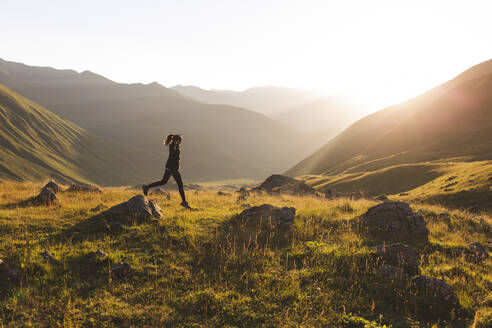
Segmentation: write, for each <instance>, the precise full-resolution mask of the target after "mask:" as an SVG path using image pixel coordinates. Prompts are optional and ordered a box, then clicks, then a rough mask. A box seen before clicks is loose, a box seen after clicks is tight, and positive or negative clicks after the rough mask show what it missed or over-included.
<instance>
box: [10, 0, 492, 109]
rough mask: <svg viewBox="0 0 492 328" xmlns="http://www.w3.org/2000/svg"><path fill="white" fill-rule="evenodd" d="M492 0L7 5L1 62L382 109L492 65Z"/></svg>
mask: <svg viewBox="0 0 492 328" xmlns="http://www.w3.org/2000/svg"><path fill="white" fill-rule="evenodd" d="M491 13H492V1H490V0H483V1H473V0H466V1H465V0H462V1H452V0H443V1H434V0H426V1H416V0H408V1H398V0H390V1H378V0H371V1H366V0H363V1H349V0H343V1H329V0H320V1H315V0H302V1H289V0H279V1H270V0H237V1H236V0H223V1H218V0H202V1H199V0H175V1H164V0H162V1H152V0H145V1H144V0H141V1H122V0H114V1H113V0H98V1H92V0H84V1H70V0H63V1H59V0H45V1H39V0H32V1H23V0H0V31H1V32H0V37H1V39H0V58H4V59H7V60H13V61H19V62H24V63H26V64H30V65H40V66H52V67H55V68H73V69H75V70H77V71H83V70H90V71H93V72H96V73H99V74H102V75H104V76H106V77H108V78H110V79H112V80H115V81H118V82H144V83H148V82H153V81H157V82H159V83H161V84H163V85H165V86H173V85H175V84H183V85H189V84H192V85H197V86H200V87H203V88H220V89H235V90H241V89H246V88H249V87H252V86H257V85H280V86H289V87H300V88H316V89H322V90H325V91H326V92H328V93H329V92H335V91H336V92H340V91H345V92H350V93H351V94H352V95H356V96H357V97H358V98H359V100H365V101H369V102H370V103H371V104H373V105H374V106H382V105H388V104H391V103H394V102H398V101H402V100H405V99H407V98H408V97H411V96H414V95H416V94H418V93H419V92H422V91H424V90H426V89H428V88H430V87H433V86H435V85H437V84H439V83H441V82H444V81H446V80H447V79H450V78H452V77H453V76H455V75H457V74H458V73H460V72H461V71H463V70H465V69H466V68H468V67H470V66H472V65H474V64H478V63H479V62H482V61H484V60H487V59H490V58H492V19H491V16H490V15H491Z"/></svg>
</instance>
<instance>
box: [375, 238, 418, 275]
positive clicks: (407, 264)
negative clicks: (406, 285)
mask: <svg viewBox="0 0 492 328" xmlns="http://www.w3.org/2000/svg"><path fill="white" fill-rule="evenodd" d="M376 254H377V256H378V259H379V261H380V262H381V264H383V265H391V266H395V267H398V268H401V269H402V270H403V271H404V272H405V273H406V274H409V275H413V274H416V273H418V272H419V257H418V255H417V253H416V252H415V250H414V249H413V248H411V247H409V246H407V245H403V244H400V243H398V244H390V245H381V246H377V247H376Z"/></svg>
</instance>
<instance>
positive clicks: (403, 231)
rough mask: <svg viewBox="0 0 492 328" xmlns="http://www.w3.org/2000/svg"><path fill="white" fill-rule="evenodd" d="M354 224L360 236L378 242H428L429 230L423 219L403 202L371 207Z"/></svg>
mask: <svg viewBox="0 0 492 328" xmlns="http://www.w3.org/2000/svg"><path fill="white" fill-rule="evenodd" d="M355 224H356V229H357V231H358V232H359V233H360V234H361V235H363V236H365V237H368V238H369V239H377V241H379V242H385V243H395V242H405V243H407V244H420V243H426V242H428V236H429V230H427V226H426V223H425V221H424V219H423V218H422V216H420V215H417V214H416V213H414V212H413V211H412V209H411V208H410V206H408V204H407V203H404V202H386V203H382V204H378V205H376V206H373V207H371V208H370V209H369V210H367V212H366V213H364V214H362V215H361V216H360V217H359V218H357V219H356V220H355Z"/></svg>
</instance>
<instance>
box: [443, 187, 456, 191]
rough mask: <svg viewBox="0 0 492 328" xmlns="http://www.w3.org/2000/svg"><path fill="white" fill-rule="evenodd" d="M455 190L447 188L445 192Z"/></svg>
mask: <svg viewBox="0 0 492 328" xmlns="http://www.w3.org/2000/svg"><path fill="white" fill-rule="evenodd" d="M453 190H454V189H453V188H446V189H444V191H453Z"/></svg>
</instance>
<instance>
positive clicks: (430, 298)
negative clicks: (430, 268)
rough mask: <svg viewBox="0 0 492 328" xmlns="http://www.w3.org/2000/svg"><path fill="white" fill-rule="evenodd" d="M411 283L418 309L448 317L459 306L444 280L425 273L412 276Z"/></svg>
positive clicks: (457, 300)
mask: <svg viewBox="0 0 492 328" xmlns="http://www.w3.org/2000/svg"><path fill="white" fill-rule="evenodd" d="M412 285H413V288H414V292H415V295H416V296H417V304H416V305H417V307H418V311H421V312H424V313H427V314H431V315H434V316H438V317H442V318H448V317H449V316H450V315H451V312H452V311H453V310H454V309H456V308H458V307H459V299H458V297H457V296H456V293H455V292H454V290H453V287H451V286H450V285H448V283H446V282H445V281H444V280H442V279H438V278H434V277H429V276H425V275H421V276H417V277H415V278H413V280H412Z"/></svg>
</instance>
